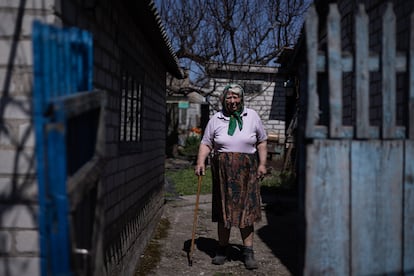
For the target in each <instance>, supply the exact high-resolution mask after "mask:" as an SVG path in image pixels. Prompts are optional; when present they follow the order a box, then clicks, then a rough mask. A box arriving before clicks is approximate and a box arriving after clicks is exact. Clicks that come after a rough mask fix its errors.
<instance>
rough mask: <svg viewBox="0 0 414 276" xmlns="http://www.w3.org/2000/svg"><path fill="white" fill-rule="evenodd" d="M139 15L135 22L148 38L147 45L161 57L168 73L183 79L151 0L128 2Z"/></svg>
mask: <svg viewBox="0 0 414 276" xmlns="http://www.w3.org/2000/svg"><path fill="white" fill-rule="evenodd" d="M130 3H131V4H132V5H134V7H135V10H136V11H138V13H139V14H137V15H136V20H137V21H138V22H139V23H140V26H145V27H144V28H143V30H142V31H143V32H144V34H145V35H146V36H147V37H148V40H149V43H150V44H151V46H152V47H153V49H155V50H157V51H158V52H159V53H160V55H161V60H162V61H164V62H165V65H166V66H167V69H168V72H169V73H171V74H172V75H173V76H174V77H176V78H179V79H181V78H183V77H184V73H183V72H182V70H181V68H180V66H179V62H178V58H177V56H176V54H175V52H174V50H173V48H172V46H171V42H170V39H169V37H168V35H167V33H166V31H165V28H164V25H163V24H162V21H161V17H160V15H159V13H158V10H157V7H156V5H155V3H154V1H153V0H140V1H130Z"/></svg>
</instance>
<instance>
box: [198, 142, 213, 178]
mask: <svg viewBox="0 0 414 276" xmlns="http://www.w3.org/2000/svg"><path fill="white" fill-rule="evenodd" d="M210 151H211V148H210V147H209V146H207V145H204V144H200V147H199V149H198V157H197V165H196V167H195V169H194V172H195V175H205V174H206V165H205V161H206V158H207V156H208V155H209V154H210Z"/></svg>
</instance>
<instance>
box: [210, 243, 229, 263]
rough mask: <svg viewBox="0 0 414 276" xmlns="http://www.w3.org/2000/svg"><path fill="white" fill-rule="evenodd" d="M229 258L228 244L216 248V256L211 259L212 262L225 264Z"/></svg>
mask: <svg viewBox="0 0 414 276" xmlns="http://www.w3.org/2000/svg"><path fill="white" fill-rule="evenodd" d="M226 260H227V246H219V247H218V248H217V250H216V256H214V258H213V259H212V260H211V263H212V264H215V265H223V264H224V263H225V262H226Z"/></svg>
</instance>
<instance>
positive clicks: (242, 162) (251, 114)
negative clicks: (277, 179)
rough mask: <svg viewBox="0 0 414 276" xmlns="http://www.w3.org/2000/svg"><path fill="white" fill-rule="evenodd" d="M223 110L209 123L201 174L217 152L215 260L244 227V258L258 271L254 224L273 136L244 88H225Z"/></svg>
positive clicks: (201, 153) (221, 258) (222, 257)
mask: <svg viewBox="0 0 414 276" xmlns="http://www.w3.org/2000/svg"><path fill="white" fill-rule="evenodd" d="M221 102H222V110H221V111H220V112H217V113H216V114H215V115H214V116H213V117H212V118H211V119H210V120H209V122H208V124H207V127H206V129H205V132H204V135H203V138H202V140H201V143H200V147H199V151H198V158H197V165H196V167H195V174H196V175H204V174H205V160H206V158H207V156H208V155H209V154H210V153H212V154H213V156H212V163H211V170H212V175H213V195H212V196H213V200H212V202H213V204H212V207H213V208H212V220H213V222H218V223H217V233H218V239H219V246H218V248H217V250H216V256H215V257H214V258H213V260H212V263H213V264H216V265H222V264H224V263H225V261H226V258H227V256H226V252H227V247H228V243H229V237H230V230H231V227H233V226H234V227H238V228H239V229H240V234H241V238H242V240H243V250H242V254H243V261H244V264H245V267H246V268H247V269H257V268H258V264H257V261H256V260H255V258H254V253H253V236H254V223H255V222H257V221H260V219H261V206H260V205H261V203H260V185H259V180H260V179H261V178H263V176H264V174H265V173H266V157H267V146H266V143H267V142H266V140H267V135H266V131H265V129H264V127H263V124H262V121H261V120H260V117H259V115H258V114H257V113H256V111H254V110H253V109H250V108H246V107H245V106H244V92H243V88H242V87H241V86H240V85H237V84H230V85H227V86H226V87H225V88H224V91H223V95H222V98H221Z"/></svg>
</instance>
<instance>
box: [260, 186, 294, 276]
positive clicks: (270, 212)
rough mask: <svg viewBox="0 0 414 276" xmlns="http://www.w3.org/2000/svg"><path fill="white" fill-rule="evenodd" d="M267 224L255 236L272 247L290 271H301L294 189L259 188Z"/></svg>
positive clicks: (292, 272)
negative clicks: (287, 190)
mask: <svg viewBox="0 0 414 276" xmlns="http://www.w3.org/2000/svg"><path fill="white" fill-rule="evenodd" d="M262 201H263V206H264V207H263V208H264V210H265V214H266V218H267V225H265V226H263V227H262V228H260V229H257V235H258V237H259V238H260V239H261V240H262V241H263V242H264V243H265V244H266V245H267V246H268V247H269V248H270V249H271V250H272V253H273V254H274V255H275V257H277V258H278V259H279V260H280V261H281V262H282V263H283V265H285V266H286V268H287V269H288V270H289V272H290V273H291V274H292V275H300V271H301V268H300V252H299V251H300V232H299V222H300V221H299V219H300V217H299V215H298V197H297V195H296V193H295V191H289V192H278V191H271V192H269V191H262Z"/></svg>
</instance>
